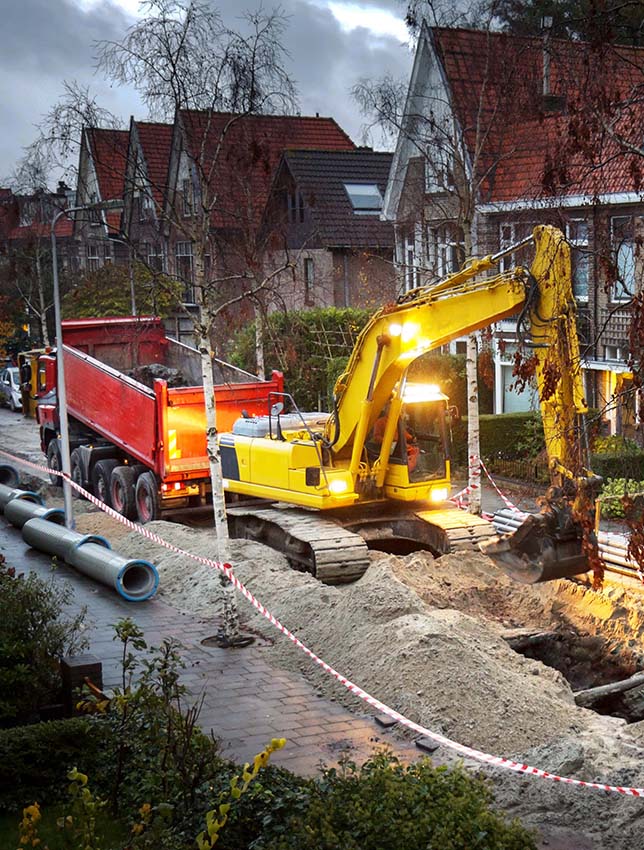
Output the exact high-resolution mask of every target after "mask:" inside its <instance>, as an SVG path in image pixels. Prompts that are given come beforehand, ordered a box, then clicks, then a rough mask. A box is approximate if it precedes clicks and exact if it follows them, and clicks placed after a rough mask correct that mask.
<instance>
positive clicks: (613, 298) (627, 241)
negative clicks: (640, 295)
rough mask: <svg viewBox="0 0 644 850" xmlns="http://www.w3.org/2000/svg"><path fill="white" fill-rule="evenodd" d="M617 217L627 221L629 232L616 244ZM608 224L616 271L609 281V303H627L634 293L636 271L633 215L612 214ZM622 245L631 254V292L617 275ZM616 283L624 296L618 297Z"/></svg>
mask: <svg viewBox="0 0 644 850" xmlns="http://www.w3.org/2000/svg"><path fill="white" fill-rule="evenodd" d="M619 219H621V220H623V221H628V222H629V224H630V231H631V232H630V236H628V237H627V238H622V239H621V240H620V242H619V244H618V243H617V241H616V239H615V222H616V221H617V220H619ZM609 226H610V246H611V254H612V255H613V256H614V268H615V270H616V271H617V279H616V280H611V281H610V302H611V304H628V303H630V301H632V300H633V296H634V294H635V286H636V271H637V269H636V259H635V249H636V244H635V217H634V216H633V215H629V214H624V215H612V216H610V222H609ZM624 246H628V247H629V248H630V255H631V256H630V261H631V264H632V268H631V270H630V272H631V274H632V291H631V292H629V290H628V288H627V286H626V282H625V281H622V279H621V278H620V275H619V272H620V268H619V252H620V250H621V248H622V247H624ZM618 284H620V286H621V288H622V290H623V292H624V295H625V296H626V297H618V296H617V294H616V290H617V285H618Z"/></svg>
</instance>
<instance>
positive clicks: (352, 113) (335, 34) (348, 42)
mask: <svg viewBox="0 0 644 850" xmlns="http://www.w3.org/2000/svg"><path fill="white" fill-rule="evenodd" d="M349 2H351V0H349ZM213 5H216V6H217V7H218V8H219V9H220V11H221V14H222V17H223V19H224V20H225V22H226V23H228V24H229V25H230V26H233V27H237V26H239V17H240V14H241V11H242V10H243V9H244V8H246V7H247V8H253V7H254V6H256V5H259V4H258V3H257V4H255V3H254V2H248V3H245V2H244V0H241V3H240V1H239V0H222V2H218V3H214V4H213ZM263 5H264V8H265V9H268V8H270V6H271V3H270V0H268V2H266V1H265V2H264V4H263ZM279 5H280V6H281V8H282V9H283V11H284V12H285V14H286V15H288V16H289V23H288V27H287V30H286V33H285V38H284V42H285V47H286V48H287V50H288V51H289V53H290V55H291V57H292V62H291V66H290V69H291V73H292V76H293V77H294V79H295V80H296V82H297V85H298V91H299V98H300V105H301V110H302V113H303V114H315V112H319V113H320V114H321V115H330V116H332V117H334V118H335V119H336V120H337V122H338V123H339V124H340V126H342V127H343V128H344V129H345V130H346V131H347V132H348V133H349V135H350V136H351V137H352V138H353V139H354V140H355V141H357V142H359V141H360V130H361V127H362V124H363V118H362V116H361V115H360V114H359V112H358V110H357V107H356V106H355V104H354V103H353V102H352V100H351V98H350V96H349V90H350V88H351V86H352V85H353V84H354V83H355V82H357V80H358V79H360V78H362V77H380V76H382V75H383V74H384V73H386V72H390V73H392V74H394V75H395V76H401V77H403V78H406V77H407V76H408V74H409V70H410V67H411V56H410V54H409V51H408V50H407V49H406V48H405V47H404V46H401V45H400V43H399V41H398V40H397V39H396V38H395V37H393V36H392V37H379V38H375V37H374V36H372V35H370V34H369V32H368V31H367V30H365V29H362V28H360V29H355V30H353V31H352V32H350V33H347V32H344V31H343V30H342V29H341V27H340V25H339V24H338V22H337V21H336V20H335V18H334V17H333V15H332V14H331V12H330V11H329V10H328V9H325V8H324V7H323V6H322V0H282V2H281V3H280V4H279ZM353 5H356V4H355V3H353ZM357 5H361V6H363V7H364V8H365V16H368V14H369V8H371V7H373V8H375V7H378V8H385V9H388V10H390V11H391V12H392V13H394V14H397V15H400V17H401V18H402V17H403V15H404V4H403V3H400V2H399V0H359V2H358V3H357ZM2 7H3V9H2V36H3V38H2V46H3V49H2V51H0V75H1V77H2V80H3V85H2V88H1V89H0V126H1V127H3V128H9V129H10V132H4V133H2V134H1V135H0V177H2V176H5V175H7V174H9V173H10V172H11V171H12V169H13V167H14V165H15V163H16V161H17V160H18V159H19V157H20V156H21V154H22V148H23V147H24V146H26V145H28V144H29V143H30V142H31V141H32V140H33V138H34V136H35V125H36V124H37V123H38V120H39V118H40V116H41V115H43V114H44V113H45V112H47V111H48V109H49V108H50V107H51V106H52V104H53V103H54V102H55V101H56V99H57V98H58V97H59V95H60V93H61V87H62V85H61V84H62V81H63V80H64V79H68V80H71V79H76V80H78V81H79V82H81V83H82V84H84V85H89V86H90V88H91V89H92V90H93V91H94V92H96V93H97V95H98V98H99V101H100V103H101V105H103V106H105V107H106V108H108V109H110V110H111V111H113V112H115V113H117V114H119V115H121V116H122V118H123V120H124V122H127V120H128V118H129V115H130V114H132V113H133V114H135V115H137V116H138V117H140V118H145V117H146V115H145V111H144V109H143V107H142V106H141V105H140V102H139V100H138V98H137V96H136V94H135V93H133V92H131V91H128V90H125V89H121V90H119V89H118V88H113V87H111V86H110V85H109V84H107V83H105V81H103V80H102V79H100V78H99V77H97V76H96V75H95V74H94V50H95V48H94V43H95V42H96V41H97V40H101V39H119V38H121V37H122V35H123V33H124V32H125V30H126V28H127V26H128V25H129V23H130V21H129V20H128V18H127V16H126V14H125V13H124V12H123V11H122V10H121V9H120V8H119V7H117V6H115V5H114V4H113V3H111V2H110V0H104V2H102V3H98V4H96V5H95V6H93V7H92V8H91V9H90V10H86V11H83V10H82V9H80V8H79V7H78V6H77V5H76V4H75V3H74V2H73V0H55V2H52V0H19V2H17V0H4V2H2Z"/></svg>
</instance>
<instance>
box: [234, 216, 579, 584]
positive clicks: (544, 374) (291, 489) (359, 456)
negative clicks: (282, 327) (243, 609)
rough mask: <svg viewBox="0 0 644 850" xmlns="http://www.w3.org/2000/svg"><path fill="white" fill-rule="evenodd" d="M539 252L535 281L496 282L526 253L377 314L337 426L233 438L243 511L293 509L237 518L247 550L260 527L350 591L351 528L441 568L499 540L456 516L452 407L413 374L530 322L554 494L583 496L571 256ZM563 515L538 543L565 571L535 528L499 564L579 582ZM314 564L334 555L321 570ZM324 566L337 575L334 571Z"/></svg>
mask: <svg viewBox="0 0 644 850" xmlns="http://www.w3.org/2000/svg"><path fill="white" fill-rule="evenodd" d="M533 240H534V243H535V256H534V261H533V264H532V267H531V269H530V271H527V270H526V269H524V268H522V267H517V268H514V269H512V270H510V271H504V272H499V273H497V274H494V275H493V276H490V274H489V273H490V272H491V271H492V270H493V269H495V268H496V267H497V266H498V263H499V260H500V258H501V256H503V255H504V254H506V253H509V252H511V251H513V250H516V249H517V248H518V247H521V246H522V245H523V244H524V243H520V245H519V246H513V247H512V248H510V249H508V251H504V252H502V253H500V254H497V255H494V256H488V257H483V258H481V259H473V260H470V261H469V263H468V264H467V265H465V266H464V268H462V269H461V270H460V271H458V272H456V273H455V274H452V275H450V276H448V277H447V278H445V279H444V280H443V281H441V282H439V283H438V284H436V285H434V286H428V287H419V288H418V289H415V290H413V291H411V292H409V293H406V294H405V295H404V296H403V297H402V298H400V299H399V300H398V302H397V303H395V304H389V305H386V306H384V307H382V308H381V309H380V310H378V312H377V313H376V314H375V315H374V316H373V317H372V318H371V319H370V321H369V322H368V323H367V324H366V326H365V327H364V329H363V330H362V332H361V333H360V335H359V337H358V340H357V342H356V345H355V347H354V350H353V352H352V354H351V356H350V358H349V362H348V365H347V368H346V370H345V372H344V373H343V374H342V375H341V376H340V378H339V379H338V381H337V382H336V385H335V390H334V405H333V410H332V412H331V414H312V413H300V412H299V411H297V409H296V412H295V413H293V412H291V413H289V414H287V415H283V416H282V415H280V414H279V413H277V415H276V416H275V417H273V418H272V417H271V416H268V417H260V418H258V419H245V420H244V419H242V420H239V421H238V422H237V423H235V425H234V427H233V431H232V433H230V434H220V435H219V447H220V452H221V460H222V474H223V477H224V479H225V487H226V489H227V491H228V492H229V493H232V494H236V496H237V497H238V499H239V500H241V501H243V500H244V499H247V500H248V499H251V500H257V499H262V500H265V502H271V503H272V504H276V503H278V504H281V505H282V507H280V508H278V509H274V508H273V507H270V508H266V509H259V508H258V509H255V508H252V509H249V508H248V507H247V506H244V505H243V504H240V506H235V507H234V508H233V509H232V510H231V511H229V523H232V525H233V526H234V528H233V533H235V534H239V535H241V536H246V535H248V534H250V533H251V532H250V531H249V530H248V529H250V528H251V527H252V529H253V531H252V535H253V536H254V537H255V538H256V539H264V540H267V541H275V542H276V545H277V546H278V547H279V546H290V547H291V548H290V552H291V554H290V556H289V557H290V559H291V561H292V562H295V563H297V564H298V565H300V568H304V569H312V571H314V572H315V571H316V570H317V571H318V574H321V573H322V572H325V571H326V573H327V575H329V576H331V577H332V579H329V580H333V581H341V580H350V579H342V578H338V576H339V575H341V573H342V572H343V571H344V574H345V575H347V576H349V575H350V576H351V577H352V578H355V575H356V572H359V571H360V570H364V569H366V564H367V562H368V560H367V559H366V558H365V557H364V556H363V555H357V556H356V558H358V560H359V561H360V566H359V568H358V567H355V563H356V560H355V559H353V566H352V565H351V564H349V563H347V564H345V565H344V566H343V567H342V569H340V567H339V564H340V563H341V561H342V557H345V556H346V553H347V552H348V551H349V548H350V547H349V538H348V537H347V536H346V534H344V536H343V535H342V534H340V532H339V531H337V528H338V526H341V527H342V528H343V529H345V531H346V530H350V531H351V532H355V533H356V535H359V536H360V539H361V540H362V541H364V540H366V541H367V542H368V544H369V546H371V547H373V548H382V547H384V546H388V547H389V549H388V551H397V552H402V551H405V549H404V547H405V546H415V547H416V548H428V549H430V550H431V551H432V552H434V554H436V555H440V554H442V553H445V552H448V551H451V550H452V549H453V546H454V545H456V544H455V542H454V541H456V540H460V541H462V540H464V539H467V540H469V541H470V542H472V543H475V542H478V541H479V540H480V539H481V538H482V537H485V536H489V535H491V534H492V533H493V529H492V527H491V526H490V525H489V524H488V523H486V522H485V521H484V520H482V519H480V518H477V517H470V516H469V515H468V517H469V521H468V524H467V528H464V524H463V522H462V514H461V515H460V517H459V513H458V511H456V509H455V508H452V510H446V502H447V500H448V496H449V485H450V463H449V445H448V438H447V431H448V425H447V422H448V420H449V416H450V412H449V406H448V402H447V398H446V396H444V395H443V394H442V393H440V391H439V389H438V388H437V387H435V386H433V385H431V384H423V383H422V382H416V381H415V380H414V379H413V378H411V377H410V371H409V367H410V365H411V364H412V363H413V362H414V361H416V360H417V359H418V358H419V357H421V356H422V355H424V354H426V353H428V352H430V351H433V350H435V349H437V348H440V346H442V345H444V344H446V343H448V342H450V341H451V340H453V339H456V338H457V337H461V336H464V335H466V334H469V333H471V332H473V331H476V330H478V329H481V328H485V327H488V326H489V325H491V324H494V323H495V322H498V321H500V320H501V319H504V318H506V317H509V316H513V315H518V316H519V328H520V331H521V333H522V334H523V336H524V337H525V341H526V343H527V344H528V345H530V346H531V349H532V351H533V352H534V357H535V359H536V379H537V385H538V389H539V395H540V401H541V409H542V417H543V423H544V430H545V436H546V446H547V450H548V455H549V458H550V463H551V468H552V470H553V482H554V483H560V484H562V483H565V488H566V491H567V492H568V491H570V490H571V488H574V486H575V482H576V481H577V480H578V479H580V478H581V477H583V476H584V475H586V473H585V472H584V470H583V464H582V463H581V457H580V455H579V454H578V452H577V450H576V448H575V446H576V443H577V440H576V435H577V428H578V418H579V416H580V415H581V414H583V413H584V412H585V410H586V406H585V402H584V399H583V389H582V383H581V374H580V368H579V350H578V343H577V336H576V327H575V300H574V297H573V293H572V279H571V273H570V252H569V249H568V246H567V244H566V241H565V239H564V236H563V234H562V233H561V232H560V231H558V230H556V229H555V228H552V227H549V226H539V227H537V228H536V229H535V231H534V234H533ZM281 406H282V405H280V407H281ZM255 504H256V501H255ZM285 505H288V506H290V508H288V509H285V508H284V507H283V506H285ZM301 509H306V511H307V512H306V513H303V512H302V510H301ZM312 510H315V511H317V512H322V513H323V514H324V515H325V516H326V517H328V518H329V521H332V522H334V523H335V524H336V525H335V531H333V529H332V530H331V531H329V530H328V527H327V526H326V525H324V521H323V520H320V519H316V515H315V513H313V512H312ZM563 513H564V514H565V516H563V515H562V509H561V508H559V509H558V513H557V512H554V513H553V512H552V511H551V515H552V516H554V517H555V518H558V519H557V521H556V522H555V521H554V520H552V516H551V520H552V521H551V520H548V523H546V520H545V519H544V520H543V524H544V527H543V529H542V532H543V533H542V532H539V534H538V535H537V536H539V537H543V539H544V540H545V539H548V540H549V541H550V542H551V544H552V547H551V548H552V549H553V550H554V551H555V552H556V553H559V552H561V551H562V547H563V546H564V543H565V545H566V547H567V554H566V555H565V557H563V556H562V558H560V559H557V558H556V557H554V558H553V556H552V555H551V554H549V553H546V551H545V550H546V548H547V547H545V544H544V551H543V552H540V550H539V548H538V543H537V544H535V543H534V541H533V540H532V538H533V537H534V536H535V535H533V534H532V533H528V529H527V527H526V528H524V529H523V530H522V532H521V533H520V534H518V535H517V536H516V539H515V543H517V542H518V541H519V540H520V539H522V540H523V541H524V542H523V543H522V544H521V547H520V548H519V549H512V550H511V551H510V547H509V546H508V545H506V542H504V546H505V548H504V550H503V553H501V552H500V550H499V551H498V552H496V551H495V552H492V551H490V552H489V554H491V555H492V556H493V557H496V558H497V560H503V559H501V557H500V555H501V554H503V558H504V559H505V561H507V560H508V559H509V560H510V561H511V562H512V566H513V567H516V566H517V564H518V562H519V561H522V560H523V559H524V558H523V556H524V555H525V558H526V559H528V560H530V561H531V562H532V563H536V562H537V561H538V560H539V558H540V557H541V556H542V555H543V558H542V560H544V562H547V563H546V565H545V566H543V567H538V568H537V569H536V573H537V574H538V576H540V577H541V579H544V578H551V577H554V574H555V572H557V571H559V572H561V573H563V574H566V575H569V574H572V573H573V572H576V571H579V569H581V568H582V567H584V563H583V562H582V561H583V559H582V558H581V556H580V557H579V558H578V557H577V553H578V550H579V551H581V549H580V546H581V544H579V547H578V546H577V542H578V541H579V540H580V538H581V535H580V534H579V526H578V525H577V524H575V523H574V522H572V520H571V519H570V512H566V511H563ZM287 514H288V517H287ZM318 516H319V514H318ZM455 517H459V520H461V521H459V522H456V520H455V519H454V518H455ZM557 523H558V524H557ZM559 526H561V528H560V529H559V530H557V529H558V528H559ZM564 528H565V532H564ZM544 529H545V530H544ZM553 529H554V531H553ZM526 541H530V545H528V543H527V542H526ZM571 541H572V542H571ZM497 543H499V541H497ZM560 544H561V545H560ZM499 545H500V544H499ZM517 545H518V543H517ZM535 545H536V546H537V551H534V548H535ZM358 548H359V547H358ZM315 551H318V552H321V553H322V554H321V555H320V558H319V559H318V563H317V566H314V567H311V566H310V564H311V563H313V562H314V561H315ZM406 551H412V549H411V548H408V549H407V550H406ZM312 553H313V554H312ZM341 553H344V554H342V555H341ZM508 553H509V554H508ZM360 559H361V560H360ZM322 560H324V564H326V565H330V566H328V568H327V566H325V567H324V568H323V567H322V566H321V564H322ZM555 561H556V562H557V566H556V569H555V568H552V569H551V568H550V567H549V566H548V564H550V563H554V562H555ZM564 562H565V563H564Z"/></svg>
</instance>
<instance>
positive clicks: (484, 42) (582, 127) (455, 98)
mask: <svg viewBox="0 0 644 850" xmlns="http://www.w3.org/2000/svg"><path fill="white" fill-rule="evenodd" d="M432 35H433V39H434V43H435V45H436V49H437V51H438V54H439V56H440V59H441V62H442V64H443V67H444V69H445V75H446V79H447V83H448V86H449V89H450V94H451V98H452V104H453V107H454V110H455V113H456V115H457V117H458V119H459V122H460V125H461V127H462V128H463V130H464V134H465V138H466V141H467V143H468V146H469V150H470V154H471V155H473V151H474V147H475V144H476V141H477V130H476V127H477V125H478V126H479V127H480V128H483V130H484V133H483V134H481V132H480V130H479V133H478V141H479V143H480V142H481V140H482V139H483V136H484V137H485V138H484V143H483V149H482V156H481V162H480V165H479V173H480V174H483V172H488V177H487V179H486V180H485V183H484V188H483V198H482V200H488V201H491V202H507V201H512V200H517V199H523V198H530V199H542V198H547V197H552V196H553V195H557V196H561V195H578V194H589V195H594V194H599V193H601V194H604V193H616V192H632V191H634V190H637V189H638V188H639V185H638V177H637V169H635V168H634V167H633V166H634V158H629V157H625V156H621V157H617V158H616V157H614V156H613V155H614V154H615V153H616V147H615V144H614V143H613V142H611V141H610V140H609V139H607V138H602V139H600V138H596V137H594V136H592V139H593V148H594V150H595V151H596V155H595V159H596V163H603V164H602V166H601V167H600V168H595V167H593V165H594V164H595V163H592V162H589V161H588V158H587V153H588V151H587V149H585V150H584V151H583V152H582V150H581V149H580V145H584V144H585V141H586V140H587V139H588V132H589V128H588V125H587V124H586V123H585V119H584V117H583V116H584V114H585V112H587V110H584V109H583V108H580V107H582V105H583V98H584V97H588V92H589V90H592V86H593V85H596V84H599V83H601V85H602V86H603V87H605V90H609V91H610V93H611V97H612V98H613V99H618V98H620V97H625V96H627V95H628V92H629V91H630V90H631V89H632V88H633V86H634V85H635V84H636V83H637V82H639V83H640V84H641V80H642V73H643V70H644V49H641V48H629V47H618V48H613V49H612V51H611V52H608V53H605V54H604V55H601V56H598V55H597V54H596V53H594V52H593V50H592V49H591V48H590V46H589V45H588V44H585V43H582V42H569V41H558V40H552V41H551V42H550V47H549V55H550V92H551V94H552V95H553V96H554V98H552V99H551V105H552V104H553V103H554V105H555V107H556V99H557V98H559V104H562V103H566V104H567V106H568V110H567V116H566V115H565V114H563V113H562V110H561V108H559V109H558V110H557V109H556V108H552V107H551V108H547V107H546V105H545V102H544V97H543V94H542V92H543V41H542V39H540V38H526V37H517V36H511V35H508V34H505V33H495V32H487V31H478V30H463V29H447V28H434V29H432ZM599 95H600V93H599V91H598V92H597V96H599ZM638 108H639V110H640V112H639V113H638V114H636V115H633V114H631V115H630V116H627V117H625V118H624V119H623V121H622V127H621V129H628V128H629V122H630V123H631V124H632V131H633V132H634V133H635V136H634V138H636V137H638V136H639V135H641V126H642V118H644V108H643V107H642V106H640V107H638ZM571 115H575V116H577V120H575V121H571V120H570V117H571ZM637 144H638V145H639V144H641V139H639V138H638V141H637Z"/></svg>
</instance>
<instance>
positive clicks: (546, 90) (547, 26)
mask: <svg viewBox="0 0 644 850" xmlns="http://www.w3.org/2000/svg"><path fill="white" fill-rule="evenodd" d="M552 24H553V20H552V15H544V16H543V17H542V18H541V32H542V33H543V96H544V98H546V97H548V95H549V94H550V36H551V35H552Z"/></svg>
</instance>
